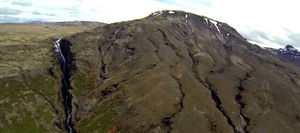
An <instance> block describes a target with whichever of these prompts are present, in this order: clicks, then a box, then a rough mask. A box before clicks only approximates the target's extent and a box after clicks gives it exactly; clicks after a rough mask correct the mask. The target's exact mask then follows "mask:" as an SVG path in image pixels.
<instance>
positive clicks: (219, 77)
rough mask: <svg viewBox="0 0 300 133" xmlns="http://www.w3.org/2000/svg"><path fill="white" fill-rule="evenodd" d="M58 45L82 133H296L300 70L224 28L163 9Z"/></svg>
mask: <svg viewBox="0 0 300 133" xmlns="http://www.w3.org/2000/svg"><path fill="white" fill-rule="evenodd" d="M174 12H175V13H174ZM61 44H62V45H65V46H70V48H71V51H64V52H65V53H66V54H68V55H69V56H68V57H69V60H71V58H72V56H73V59H72V60H74V61H73V62H71V63H70V64H69V69H71V70H72V72H71V75H72V76H71V86H72V88H73V89H72V90H71V93H72V94H73V99H72V100H73V118H74V119H73V124H74V128H75V130H77V131H78V132H118V131H119V132H189V133H191V132H203V133H204V132H226V133H227V132H251V133H252V132H264V133H268V132H269V133H276V132H286V133H287V132H290V133H296V132H299V131H300V95H299V94H300V70H299V68H296V67H293V66H291V65H289V64H286V63H284V62H282V61H281V60H279V59H277V58H274V57H273V56H271V55H270V54H269V53H267V52H265V51H264V50H262V49H261V48H259V47H257V46H255V45H252V44H250V43H248V42H247V41H246V40H245V39H244V38H243V37H242V36H241V35H239V34H238V33H237V32H236V31H235V30H234V29H233V28H231V27H230V26H228V25H227V24H225V23H221V22H217V21H214V20H211V19H209V18H206V17H203V16H196V15H194V14H190V13H185V12H181V11H163V12H156V13H153V14H151V15H150V16H148V17H146V18H144V19H141V20H135V21H130V22H121V23H115V24H110V25H106V26H104V27H100V28H97V29H95V30H93V31H89V32H84V33H78V34H75V35H71V36H69V37H66V38H64V39H63V40H62V41H61Z"/></svg>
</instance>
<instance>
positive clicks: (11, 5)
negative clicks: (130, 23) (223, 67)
mask: <svg viewBox="0 0 300 133" xmlns="http://www.w3.org/2000/svg"><path fill="white" fill-rule="evenodd" d="M299 5H300V1H299V0H284V1H283V0H273V1H271V0H0V22H2V23H3V22H26V21H39V20H43V21H74V20H86V21H100V22H105V23H112V22H119V21H126V20H132V19H138V18H143V17H145V16H147V15H149V14H150V13H152V12H155V11H157V10H164V9H169V10H183V11H188V12H192V13H195V14H199V15H204V16H207V17H210V18H213V19H216V20H219V21H222V22H226V23H228V24H229V25H231V26H232V27H234V28H235V29H237V30H238V31H239V32H240V33H241V34H242V35H243V36H244V37H246V38H247V39H248V40H251V41H253V42H255V43H257V44H259V45H260V46H269V47H277V48H278V47H283V46H284V45H286V44H291V45H294V46H295V47H297V48H298V49H300V19H299V17H298V16H299V15H298V14H297V13H299V12H300V8H299Z"/></svg>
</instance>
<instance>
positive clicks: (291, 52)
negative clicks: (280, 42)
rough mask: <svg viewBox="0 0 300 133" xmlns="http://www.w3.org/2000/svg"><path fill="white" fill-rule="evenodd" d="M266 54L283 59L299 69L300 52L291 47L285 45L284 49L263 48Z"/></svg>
mask: <svg viewBox="0 0 300 133" xmlns="http://www.w3.org/2000/svg"><path fill="white" fill-rule="evenodd" d="M264 49H265V50H267V51H268V52H270V53H272V54H274V55H275V56H277V57H279V58H281V59H283V60H284V61H286V62H288V63H291V64H294V65H295V66H298V67H300V51H299V50H297V49H296V48H294V47H293V46H292V45H286V46H285V48H279V49H275V48H264Z"/></svg>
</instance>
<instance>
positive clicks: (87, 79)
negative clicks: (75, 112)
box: [72, 71, 98, 97]
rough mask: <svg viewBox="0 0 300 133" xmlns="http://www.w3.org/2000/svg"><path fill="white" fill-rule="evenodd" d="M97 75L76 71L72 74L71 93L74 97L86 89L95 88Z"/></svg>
mask: <svg viewBox="0 0 300 133" xmlns="http://www.w3.org/2000/svg"><path fill="white" fill-rule="evenodd" d="M97 81H98V80H97V75H96V74H89V75H87V74H85V73H83V72H80V71H78V72H77V73H76V74H75V75H74V76H72V87H73V90H72V94H73V95H74V96H75V97H79V96H80V95H82V94H84V93H85V92H86V91H88V90H92V89H95V88H96V85H97Z"/></svg>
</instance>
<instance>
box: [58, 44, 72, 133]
mask: <svg viewBox="0 0 300 133" xmlns="http://www.w3.org/2000/svg"><path fill="white" fill-rule="evenodd" d="M60 41H61V39H58V40H56V41H55V42H54V48H55V52H56V53H58V54H59V60H60V66H61V71H62V84H63V87H62V90H61V92H62V96H63V105H64V107H65V113H66V120H65V126H66V129H67V130H68V132H69V133H72V132H74V131H73V125H72V95H71V93H70V92H69V89H70V81H69V79H70V76H69V72H70V71H69V70H68V67H67V61H66V58H65V54H66V52H67V51H62V47H63V46H62V45H63V44H60ZM63 50H64V49H63Z"/></svg>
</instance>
